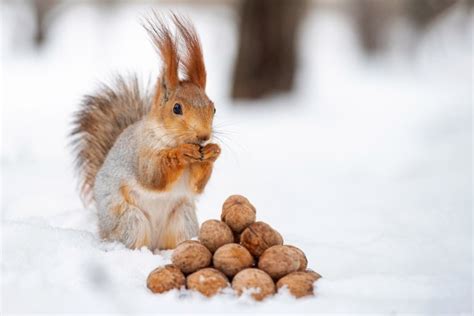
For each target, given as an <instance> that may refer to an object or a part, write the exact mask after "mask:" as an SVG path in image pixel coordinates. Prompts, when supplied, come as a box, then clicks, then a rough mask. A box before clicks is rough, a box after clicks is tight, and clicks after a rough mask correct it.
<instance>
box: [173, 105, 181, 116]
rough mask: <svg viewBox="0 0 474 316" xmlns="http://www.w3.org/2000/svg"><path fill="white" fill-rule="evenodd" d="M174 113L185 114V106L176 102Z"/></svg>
mask: <svg viewBox="0 0 474 316" xmlns="http://www.w3.org/2000/svg"><path fill="white" fill-rule="evenodd" d="M173 113H174V114H176V115H183V108H182V107H181V104H179V103H176V104H175V105H174V106H173Z"/></svg>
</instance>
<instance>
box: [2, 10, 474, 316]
mask: <svg viewBox="0 0 474 316" xmlns="http://www.w3.org/2000/svg"><path fill="white" fill-rule="evenodd" d="M22 5H24V4H23V3H22V2H2V10H1V13H0V14H1V20H2V28H1V33H0V35H1V45H2V50H1V54H2V63H1V67H2V70H1V72H0V73H1V77H2V78H1V92H2V95H1V107H2V153H1V164H2V173H3V175H2V190H1V191H2V228H3V232H2V247H3V259H2V276H3V278H2V300H3V306H2V311H3V312H5V313H32V312H44V313H54V312H60V313H67V312H70V313H72V312H74V313H80V312H82V313H85V312H96V313H105V312H125V313H132V314H136V313H141V312H156V313H174V312H206V313H216V312H223V311H226V312H239V313H267V312H279V313H281V312H287V313H297V312H305V313H309V312H314V313H316V312H346V313H383V314H389V313H390V314H391V313H404V312H415V313H428V314H432V313H448V312H449V313H466V314H467V313H470V312H471V311H472V289H471V285H472V270H471V269H472V214H471V211H472V183H471V176H472V167H471V161H472V155H471V146H472V140H471V137H472V131H471V124H472V112H471V111H472V109H471V107H472V31H471V30H472V27H473V23H472V21H473V20H472V16H470V15H468V14H467V13H466V12H465V11H463V10H464V9H461V8H455V9H453V10H451V11H450V12H449V14H446V15H445V16H442V17H440V18H439V19H438V20H437V21H436V23H435V24H434V25H433V27H432V28H431V29H430V30H429V31H428V32H426V33H423V34H422V35H421V36H420V37H415V35H414V31H413V29H412V28H411V27H410V26H408V25H406V24H403V23H400V25H398V26H397V27H396V28H395V29H394V31H393V32H392V33H393V34H392V33H391V34H389V35H387V36H390V41H389V42H390V43H391V45H390V47H389V49H388V52H386V53H383V54H381V55H380V56H378V57H377V58H375V59H367V58H366V57H364V55H363V54H362V53H361V52H360V50H359V48H358V45H357V41H356V36H355V35H354V31H353V24H352V23H351V21H350V19H349V18H348V17H347V16H345V15H344V14H343V13H340V12H335V11H331V10H324V9H323V10H320V11H311V12H309V13H308V15H307V16H306V18H305V21H304V23H303V26H302V33H301V36H300V37H299V47H300V49H299V50H298V51H299V54H300V56H299V67H300V68H299V72H298V77H297V86H296V89H295V91H294V92H293V93H291V94H289V95H279V96H274V97H271V98H269V99H266V100H262V101H255V102H254V101H252V102H250V101H245V102H243V101H240V102H237V103H235V102H233V101H231V100H230V99H229V91H230V82H231V75H232V66H233V61H234V58H235V54H236V42H237V36H236V28H237V15H236V13H235V12H234V11H233V10H232V8H231V7H227V6H224V5H217V4H216V5H213V6H195V7H194V6H190V5H189V4H188V5H180V6H178V7H173V9H174V10H177V11H179V12H182V13H185V14H188V15H189V16H190V17H191V18H192V19H193V20H194V22H195V24H196V27H197V29H198V31H199V33H200V35H201V38H202V42H203V47H204V53H205V59H206V64H207V68H208V89H207V91H208V95H209V96H210V97H211V99H213V100H214V102H215V104H216V107H217V116H216V122H217V128H218V129H219V130H221V131H222V132H224V134H222V135H221V134H220V135H219V136H220V137H221V138H222V140H223V141H224V145H223V154H222V157H221V158H220V159H219V160H218V162H217V163H216V169H215V172H214V175H213V178H212V179H211V181H210V183H209V185H208V187H207V189H206V192H205V194H204V195H203V196H202V198H201V199H200V201H199V204H198V209H199V212H198V217H199V220H200V222H202V221H204V220H207V219H210V218H218V217H219V214H220V207H221V204H222V202H223V201H224V199H225V198H226V197H227V196H228V195H230V194H234V193H240V194H243V195H245V196H247V197H248V198H249V199H250V200H251V201H252V202H253V203H254V204H255V205H256V207H257V216H258V218H259V219H260V220H263V221H266V222H268V223H270V224H271V225H272V226H273V227H275V228H276V229H277V230H279V231H280V232H281V234H282V235H283V236H284V237H285V241H286V243H288V244H294V245H296V246H298V247H300V248H301V249H303V250H304V251H305V252H306V254H307V256H308V259H309V263H310V264H309V265H310V267H311V268H313V269H314V270H316V271H317V272H319V273H320V274H322V275H323V278H322V279H321V280H320V281H318V282H317V283H316V284H317V293H318V294H317V296H316V297H311V298H305V299H300V300H295V299H293V298H291V297H290V296H289V295H288V293H280V294H278V295H276V296H275V297H272V298H270V299H267V300H265V301H264V302H261V303H255V302H252V300H250V299H249V298H248V297H247V298H246V297H241V298H237V297H235V296H233V295H232V294H231V293H229V292H227V293H226V294H223V295H220V296H218V297H214V298H212V299H205V298H204V297H202V296H200V295H198V294H195V293H189V292H183V291H173V292H170V293H167V294H163V295H153V294H152V293H150V292H149V291H148V290H147V288H146V286H145V280H146V277H147V275H148V273H149V272H150V271H151V270H153V269H154V268H155V267H157V266H159V265H163V264H166V263H168V262H169V261H170V254H171V253H170V251H163V252H160V253H157V254H153V253H151V252H150V251H149V250H147V249H141V250H128V249H126V248H124V246H123V245H121V244H119V243H111V242H104V241H101V240H99V238H98V235H97V228H96V224H97V219H96V216H95V211H94V210H93V209H85V208H84V207H83V206H82V204H81V202H80V200H79V198H78V194H77V188H76V181H75V178H74V172H73V168H72V155H71V153H70V148H69V147H68V140H67V134H68V132H69V131H70V127H71V125H70V124H71V119H72V113H73V112H74V111H75V110H76V109H77V107H78V103H79V101H80V99H81V96H82V95H83V94H85V93H88V92H91V91H93V89H94V87H96V84H97V82H98V81H100V80H103V79H107V78H111V77H112V75H113V74H114V73H124V72H127V71H128V72H130V71H138V73H139V74H140V75H141V76H142V78H144V81H146V80H147V79H148V78H149V76H148V74H152V75H151V77H150V78H155V76H156V75H157V74H158V72H159V68H160V64H159V62H158V61H157V60H158V59H157V56H156V55H155V52H154V51H153V49H152V47H151V45H150V44H149V41H148V39H147V38H146V34H145V32H144V31H143V30H142V28H141V27H140V25H139V17H140V15H141V14H143V13H146V12H147V9H148V8H149V7H148V6H147V5H131V4H123V3H122V4H120V5H117V6H114V7H112V8H109V7H107V8H105V9H100V10H97V9H96V8H94V7H93V6H91V4H88V3H87V2H86V3H82V2H80V3H79V2H78V3H77V4H76V5H72V6H70V8H68V9H67V10H64V12H63V14H61V15H58V16H57V18H56V19H55V20H54V22H53V23H52V24H51V29H50V32H51V33H50V35H51V37H50V38H49V40H48V42H47V43H46V45H45V46H44V47H43V48H42V49H41V50H40V51H33V50H31V49H30V47H28V45H29V44H25V43H26V42H27V41H26V39H25V38H22V37H21V34H25V33H19V34H20V35H17V33H16V32H15V29H17V28H19V27H23V28H28V27H30V25H28V23H27V21H28V19H27V17H28V16H27V13H26V11H17V10H14V9H15V7H16V6H22ZM168 8H170V7H167V6H161V7H160V9H163V10H166V9H168Z"/></svg>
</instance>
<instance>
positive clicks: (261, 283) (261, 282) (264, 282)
mask: <svg viewBox="0 0 474 316" xmlns="http://www.w3.org/2000/svg"><path fill="white" fill-rule="evenodd" d="M232 288H233V289H234V290H235V291H237V294H238V295H241V294H242V293H243V291H244V290H245V289H248V290H250V291H253V292H251V293H252V294H251V295H252V297H253V298H254V299H255V300H257V301H261V300H263V299H264V298H266V297H267V296H269V295H273V294H274V293H275V283H273V280H272V278H271V277H270V276H269V275H268V274H266V273H265V272H264V271H262V270H259V269H255V268H250V269H245V270H242V271H240V272H239V273H237V274H236V275H235V277H234V279H233V280H232ZM252 289H253V290H252Z"/></svg>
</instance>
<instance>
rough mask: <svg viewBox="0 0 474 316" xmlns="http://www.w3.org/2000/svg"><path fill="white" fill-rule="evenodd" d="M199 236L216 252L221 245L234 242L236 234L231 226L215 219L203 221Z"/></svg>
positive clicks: (200, 239)
mask: <svg viewBox="0 0 474 316" xmlns="http://www.w3.org/2000/svg"><path fill="white" fill-rule="evenodd" d="M198 238H199V241H200V242H201V243H202V244H203V245H204V246H206V247H207V249H209V250H210V251H211V252H215V251H216V250H217V248H219V247H220V246H223V245H225V244H230V243H232V242H234V235H233V233H232V230H231V229H230V228H229V226H227V224H226V223H224V222H221V221H218V220H215V219H211V220H208V221H205V222H204V223H202V225H201V230H200V231H199V237H198Z"/></svg>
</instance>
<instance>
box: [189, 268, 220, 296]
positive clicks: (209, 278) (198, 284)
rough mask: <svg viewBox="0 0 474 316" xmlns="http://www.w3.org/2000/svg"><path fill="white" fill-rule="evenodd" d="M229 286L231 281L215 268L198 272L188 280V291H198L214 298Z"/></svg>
mask: <svg viewBox="0 0 474 316" xmlns="http://www.w3.org/2000/svg"><path fill="white" fill-rule="evenodd" d="M227 286H229V280H228V279H227V277H226V276H225V275H224V273H222V272H221V271H219V270H216V269H213V268H204V269H201V270H198V271H196V272H194V273H193V274H190V275H188V277H187V278H186V287H187V288H188V289H190V290H194V291H198V292H200V293H201V294H203V295H205V296H207V297H211V296H214V295H215V294H217V293H218V292H219V291H221V290H222V289H224V288H226V287H227Z"/></svg>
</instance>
